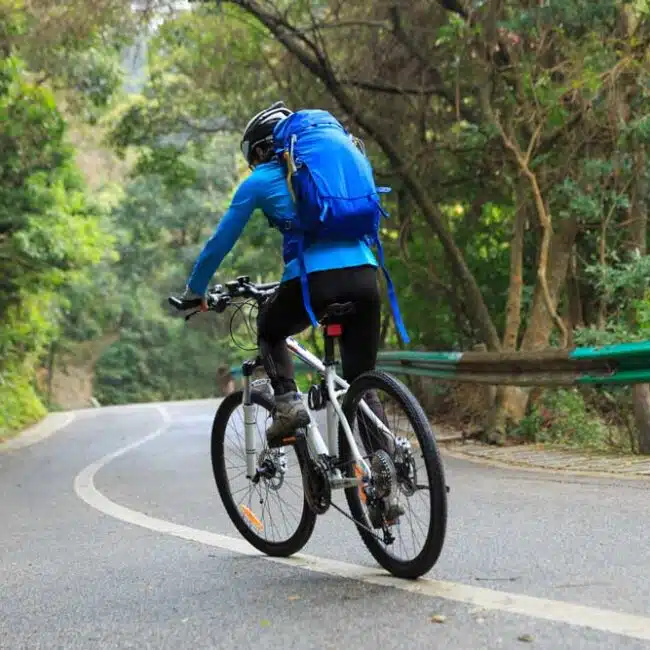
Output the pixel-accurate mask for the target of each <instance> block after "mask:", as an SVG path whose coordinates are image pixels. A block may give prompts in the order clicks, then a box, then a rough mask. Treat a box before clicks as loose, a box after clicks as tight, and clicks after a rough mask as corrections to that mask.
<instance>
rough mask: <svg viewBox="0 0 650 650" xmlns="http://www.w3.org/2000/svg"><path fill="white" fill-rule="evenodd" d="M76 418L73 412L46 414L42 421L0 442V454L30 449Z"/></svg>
mask: <svg viewBox="0 0 650 650" xmlns="http://www.w3.org/2000/svg"><path fill="white" fill-rule="evenodd" d="M76 418H77V416H76V413H75V412H74V411H60V412H56V413H48V414H47V415H46V416H45V417H44V418H43V419H42V420H40V421H39V422H37V423H36V424H33V425H32V426H30V427H28V428H27V429H24V430H23V431H22V432H20V433H18V434H17V435H15V436H13V437H12V438H9V440H5V441H4V442H0V453H3V452H7V451H15V450H18V449H24V448H25V447H31V446H32V445H35V444H36V443H37V442H41V441H42V440H46V439H47V438H49V437H50V436H53V435H54V434H55V433H58V432H59V431H62V430H63V429H65V428H66V427H67V426H68V425H69V424H71V423H72V422H73V421H74V420H76Z"/></svg>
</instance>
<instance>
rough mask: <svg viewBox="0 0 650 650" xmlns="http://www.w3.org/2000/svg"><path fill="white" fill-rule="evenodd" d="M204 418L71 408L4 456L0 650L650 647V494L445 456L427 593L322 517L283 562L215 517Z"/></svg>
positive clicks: (171, 408) (170, 410) (644, 487)
mask: <svg viewBox="0 0 650 650" xmlns="http://www.w3.org/2000/svg"><path fill="white" fill-rule="evenodd" d="M215 404H216V402H199V403H185V404H180V403H179V404H167V405H162V406H158V407H154V406H138V407H125V408H110V409H96V410H91V411H84V412H79V413H77V414H76V418H75V419H74V420H73V421H72V422H71V423H70V424H69V425H68V426H67V427H66V428H65V429H63V430H62V431H59V432H58V433H56V434H55V435H53V436H51V437H49V438H47V439H46V440H43V441H41V442H38V443H36V444H34V445H32V446H29V447H26V448H23V449H15V450H9V451H5V452H3V453H0V586H1V590H0V648H2V649H8V650H18V649H23V648H24V649H26V650H27V649H28V650H33V649H37V648H83V649H89V648H102V649H103V648H138V649H143V648H156V649H158V648H160V649H162V648H170V649H174V650H177V649H184V648H191V649H193V650H194V649H199V648H250V647H253V646H255V647H257V646H258V645H262V646H264V647H272V648H280V647H293V648H317V649H325V650H329V649H341V648H347V647H359V646H361V645H362V644H363V645H364V647H371V648H372V647H377V648H379V647H381V648H386V649H388V648H426V649H431V648H439V649H450V650H451V649H458V650H473V649H479V648H480V649H482V648H522V647H526V646H530V647H534V648H545V649H548V650H558V649H562V648H570V649H572V650H574V649H578V648H589V649H591V648H594V649H595V648H598V649H603V648H612V649H616V650H628V649H633V648H634V649H636V648H650V579H649V578H650V545H649V544H648V539H649V538H650V524H649V523H648V516H647V515H648V494H649V493H650V483H649V482H645V481H617V480H613V479H609V478H607V479H595V478H572V477H567V476H556V475H552V474H548V473H544V474H542V473H539V474H537V473H532V472H518V471H509V470H503V469H496V468H491V467H488V466H484V465H479V464H473V463H467V462H463V461H459V460H455V459H451V458H446V459H445V463H446V471H447V475H448V483H449V485H450V487H451V493H450V494H449V504H450V510H449V528H448V534H447V539H446V543H445V547H444V549H443V553H442V556H441V558H440V560H439V562H438V564H437V565H436V566H435V567H434V569H433V570H432V571H431V572H430V573H429V574H428V575H427V576H426V577H425V579H423V580H419V581H415V582H410V581H400V580H396V579H393V578H389V577H387V574H386V573H385V572H384V571H382V570H381V569H380V568H379V567H377V565H376V563H375V562H374V560H373V558H372V557H371V556H370V554H369V553H368V552H367V550H366V549H365V547H364V545H363V543H362V542H361V539H360V538H359V537H358V535H357V532H356V530H355V529H354V528H353V526H352V525H351V523H350V522H348V521H346V520H345V519H344V518H343V517H342V516H341V515H340V514H338V513H336V512H335V511H332V510H330V511H329V512H328V513H327V514H325V515H324V516H323V517H321V518H320V519H319V521H318V523H317V526H316V530H315V532H314V535H313V537H312V539H311V541H310V542H309V543H308V545H307V546H306V547H305V548H304V549H303V552H302V553H303V556H301V557H298V558H297V559H290V560H288V561H283V562H278V561H274V560H269V559H268V558H265V557H263V556H261V555H259V554H258V553H257V551H255V550H254V549H252V547H251V546H250V545H248V544H247V543H246V542H245V541H243V540H242V539H241V537H240V536H239V535H238V533H237V532H236V530H235V528H234V526H233V525H232V524H231V523H230V520H229V519H228V517H227V515H226V513H225V511H224V509H223V506H222V505H221V502H220V499H219V496H218V494H217V491H216V488H215V485H214V482H213V478H212V471H211V466H210V459H209V437H210V426H211V421H212V416H213V413H214V409H215ZM441 617H444V618H441ZM432 618H435V619H436V620H437V621H441V622H436V621H434V620H432Z"/></svg>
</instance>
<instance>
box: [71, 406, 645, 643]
mask: <svg viewBox="0 0 650 650" xmlns="http://www.w3.org/2000/svg"><path fill="white" fill-rule="evenodd" d="M156 408H157V409H158V411H159V413H160V414H161V416H162V418H163V421H164V424H163V426H161V427H160V428H159V429H158V430H157V431H154V432H153V433H151V434H149V435H148V436H145V437H144V438H142V439H140V440H138V441H136V442H134V443H132V444H130V445H127V446H126V447H122V448H121V449H118V450H117V451H114V452H112V453H110V454H107V455H106V456H104V457H103V458H101V459H99V460H98V461H96V462H94V463H92V464H91V465H88V467H86V468H85V469H83V470H82V471H81V472H80V473H79V474H78V475H77V476H76V477H75V480H74V489H75V492H76V493H77V495H78V496H79V498H80V499H82V500H83V501H85V502H86V503H87V504H88V505H89V506H91V507H93V508H95V509H97V510H99V511H100V512H103V513H104V514H106V515H109V516H110V517H114V518H115V519H119V520H121V521H124V522H126V523H129V524H134V525H135V526H141V527H143V528H148V529H149V530H153V531H157V532H160V533H165V534H167V535H173V536H174V537H179V538H181V539H185V540H189V541H193V542H198V543H199V544H204V545H206V546H213V547H216V548H220V549H223V550H227V551H232V552H233V553H239V554H243V555H250V556H257V557H260V558H263V559H266V560H268V561H271V562H276V563H278V564H283V565H286V566H292V567H299V568H302V569H308V570H309V571H315V572H317V573H324V574H327V575H331V576H339V577H342V578H348V579H352V580H359V581H361V582H366V583H368V584H373V585H380V586H383V587H392V588H394V589H401V590H402V591H409V592H411V593H415V594H419V595H421V596H429V597H432V598H444V599H446V600H452V601H456V602H460V603H465V604H468V605H473V606H475V607H481V608H484V609H491V610H498V611H501V612H508V613H511V614H520V615H523V616H531V617H533V618H540V619H544V620H548V621H553V622H559V623H568V624H569V625H576V626H580V627H587V628H592V629H595V630H601V631H602V632H608V633H611V634H620V635H622V636H627V637H632V638H635V639H643V640H646V641H650V618H649V617H645V616H638V615H635V614H626V613H623V612H616V611H612V610H607V609H601V608H598V607H588V606H586V605H578V604H574V603H570V602H565V601H560V600H549V599H546V598H536V597H533V596H526V595H524V594H517V593H509V592H505V591H498V590H492V589H485V588H483V587H473V586H469V585H464V584H460V583H454V582H447V581H443V580H430V579H424V578H421V579H419V580H416V581H406V580H400V579H398V578H394V577H392V576H391V575H389V574H388V573H386V572H385V571H383V570H381V569H373V568H368V567H364V566H359V565H355V564H348V563H347V562H339V561H337V560H329V559H326V558H321V557H316V556H313V555H305V554H302V553H299V554H296V555H294V556H293V557H292V558H271V557H268V556H266V555H263V554H262V553H260V552H259V551H257V550H256V549H255V548H253V547H252V546H251V545H250V544H249V543H248V542H247V541H246V540H244V539H243V538H234V537H227V536H225V535H219V534H217V533H211V532H209V531H207V530H200V529H197V528H190V527H189V526H182V525H180V524H175V523H173V522H171V521H166V520H164V519H158V518H156V517H150V516H148V515H145V514H144V513H141V512H138V511H137V510H132V509H130V508H126V507H125V506H122V505H119V504H118V503H115V502H114V501H111V500H110V499H108V498H107V497H105V496H104V495H103V494H102V493H101V492H99V490H97V488H96V487H95V483H94V478H95V475H96V474H97V472H98V471H99V470H100V469H102V468H103V467H105V466H106V465H107V464H108V463H110V462H111V461H112V460H115V459H116V458H119V457H120V456H123V455H124V454H127V453H128V452H130V451H132V450H133V449H136V448H137V447H140V446H141V445H143V444H145V443H147V442H149V441H150V440H153V439H154V438H157V437H158V436H160V435H161V434H162V433H163V432H164V431H166V430H167V428H168V427H169V425H170V423H171V419H170V417H169V415H168V414H167V412H166V411H165V409H164V408H163V407H161V406H157V407H156ZM359 543H361V542H359Z"/></svg>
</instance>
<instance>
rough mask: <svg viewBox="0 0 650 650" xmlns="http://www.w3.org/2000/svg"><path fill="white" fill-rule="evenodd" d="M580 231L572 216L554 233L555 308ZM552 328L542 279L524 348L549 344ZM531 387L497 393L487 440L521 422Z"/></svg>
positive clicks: (551, 274)
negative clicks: (512, 424)
mask: <svg viewBox="0 0 650 650" xmlns="http://www.w3.org/2000/svg"><path fill="white" fill-rule="evenodd" d="M577 232H578V222H577V219H575V218H574V217H571V218H569V219H565V220H563V221H561V222H560V223H559V224H558V228H557V229H556V230H555V232H554V233H553V237H552V239H551V243H550V246H549V257H548V268H547V276H546V281H547V285H548V292H549V296H550V298H551V301H552V304H553V307H554V308H555V307H556V306H557V303H558V299H559V296H560V294H561V291H562V288H563V287H564V285H565V282H566V278H567V269H568V266H569V260H570V259H571V251H572V249H573V245H574V242H575V237H576V234H577ZM552 330H553V316H552V314H550V313H549V311H548V309H547V308H546V300H545V298H544V293H543V290H542V287H541V286H540V282H539V281H538V282H537V283H536V284H535V291H534V294H533V306H532V308H531V313H530V318H529V319H528V326H527V327H526V331H525V332H524V336H523V339H522V344H521V349H522V350H541V349H544V348H546V347H548V342H549V338H550V336H551V331H552ZM530 393H531V391H530V389H529V388H519V387H512V388H511V389H508V390H507V391H506V390H504V391H503V392H502V393H501V394H500V395H499V394H497V403H496V408H495V411H496V412H495V415H494V417H493V418H492V419H491V421H490V426H489V430H488V439H489V440H490V441H491V442H497V443H498V442H500V441H501V440H503V437H504V435H505V428H506V425H507V424H509V423H515V424H516V423H518V422H520V421H521V419H522V418H523V417H524V415H526V408H527V407H528V400H529V398H530Z"/></svg>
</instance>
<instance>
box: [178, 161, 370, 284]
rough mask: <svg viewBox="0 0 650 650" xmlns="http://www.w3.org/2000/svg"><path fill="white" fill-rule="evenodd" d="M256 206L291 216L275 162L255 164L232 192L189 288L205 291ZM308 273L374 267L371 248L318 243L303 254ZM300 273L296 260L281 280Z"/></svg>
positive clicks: (271, 213) (358, 243)
mask: <svg viewBox="0 0 650 650" xmlns="http://www.w3.org/2000/svg"><path fill="white" fill-rule="evenodd" d="M257 208H259V209H260V210H262V211H263V212H264V213H265V214H266V215H268V216H269V217H276V218H280V219H290V218H293V216H294V214H295V208H294V203H293V199H292V198H291V195H290V194H289V190H288V188H287V181H286V178H285V176H284V172H283V170H282V166H281V165H280V163H279V162H278V161H275V160H274V161H271V162H268V163H263V164H261V165H258V166H257V167H256V168H255V169H254V170H253V172H252V173H251V174H250V176H248V178H246V179H245V180H244V181H243V182H242V183H241V184H240V185H239V187H238V188H237V190H236V191H235V195H234V197H233V199H232V202H231V204H230V207H229V208H228V210H227V211H226V214H224V216H223V217H222V218H221V221H219V225H218V226H217V229H216V230H215V232H214V234H213V235H212V237H211V238H210V239H209V240H208V241H207V243H206V244H205V246H204V248H203V250H202V251H201V253H200V255H199V257H198V259H197V261H196V263H195V265H194V269H193V270H192V274H191V275H190V278H189V280H188V283H187V284H188V286H189V288H190V289H191V290H192V291H194V292H195V293H197V294H201V295H202V294H204V293H205V291H206V289H207V287H208V284H209V282H210V279H211V278H212V276H213V275H214V272H215V271H216V270H217V269H218V268H219V265H220V264H221V262H222V261H223V259H224V257H225V256H226V255H227V254H228V253H229V252H230V251H231V249H232V247H233V246H234V245H235V243H236V242H237V239H238V238H239V236H240V235H241V233H242V231H243V229H244V227H245V226H246V224H247V223H248V220H249V218H250V216H251V214H253V212H254V211H255V210H256V209H257ZM304 258H305V266H306V269H307V273H313V272H314V271H327V270H329V269H342V268H348V267H352V266H363V265H366V264H370V265H372V266H375V267H376V266H377V261H376V259H375V256H374V254H373V252H372V250H371V249H370V247H369V246H368V245H367V244H366V243H365V242H363V241H353V242H345V243H341V242H336V243H333V242H317V243H314V244H312V245H311V246H309V247H308V248H307V249H306V250H305V254H304ZM299 276H300V269H299V263H298V260H297V259H294V260H292V261H290V262H289V263H288V264H286V265H285V267H284V273H283V275H282V279H281V281H282V282H286V281H287V280H290V279H292V278H297V277H299Z"/></svg>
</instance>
